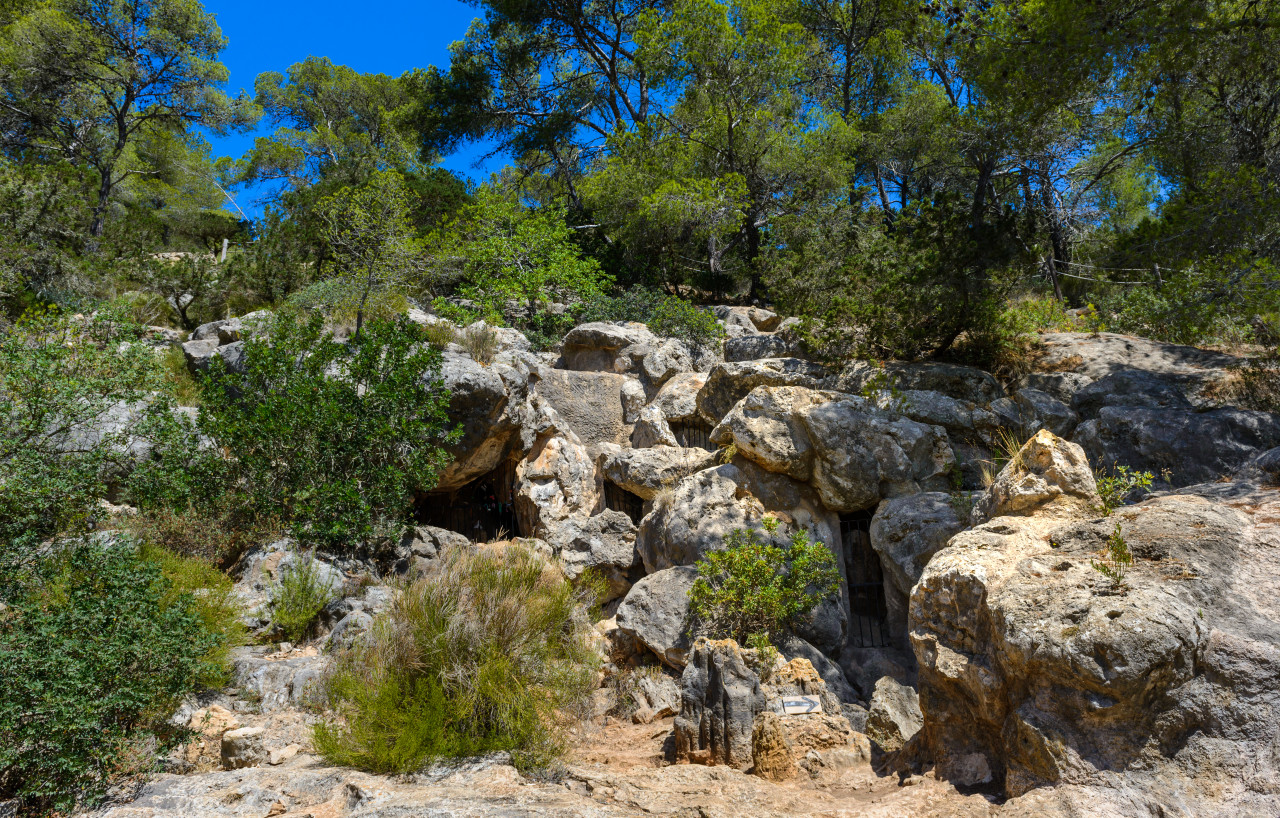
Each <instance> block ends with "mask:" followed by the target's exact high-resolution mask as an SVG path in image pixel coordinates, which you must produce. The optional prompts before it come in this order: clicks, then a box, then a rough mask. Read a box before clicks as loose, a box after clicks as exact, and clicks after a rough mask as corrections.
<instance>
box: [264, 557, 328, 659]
mask: <svg viewBox="0 0 1280 818" xmlns="http://www.w3.org/2000/svg"><path fill="white" fill-rule="evenodd" d="M291 556H292V559H291V560H289V561H288V562H286V563H283V564H282V565H281V566H280V579H279V580H278V581H277V582H276V585H275V587H274V588H272V592H271V620H272V621H273V622H275V623H276V625H278V626H279V627H280V630H282V631H284V635H285V636H286V637H288V639H289V641H291V642H298V641H301V640H302V639H303V638H304V637H305V636H306V635H307V633H308V632H309V631H310V630H311V626H312V624H314V623H315V621H316V616H317V615H318V614H319V613H320V611H321V610H322V609H323V608H324V606H325V605H328V604H329V602H330V601H331V600H332V599H333V598H334V596H335V595H336V593H337V591H339V590H340V589H338V588H334V587H333V586H332V583H331V581H330V580H329V578H328V576H327V575H326V574H324V573H323V572H322V571H321V570H320V563H319V562H318V561H317V560H316V558H315V555H314V554H299V553H296V552H295V553H293V554H292V555H291Z"/></svg>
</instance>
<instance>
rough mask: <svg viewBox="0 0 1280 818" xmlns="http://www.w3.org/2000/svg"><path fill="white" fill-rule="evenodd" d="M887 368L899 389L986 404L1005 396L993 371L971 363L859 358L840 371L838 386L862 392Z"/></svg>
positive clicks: (848, 390) (854, 391)
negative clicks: (876, 361) (877, 361)
mask: <svg viewBox="0 0 1280 818" xmlns="http://www.w3.org/2000/svg"><path fill="white" fill-rule="evenodd" d="M882 371H883V372H884V373H885V374H886V375H888V376H889V378H890V379H891V380H892V381H893V383H894V384H895V385H896V386H897V387H898V388H899V389H917V390H920V391H924V392H940V393H942V394H944V395H947V396H948V397H951V398H955V399H957V400H965V401H969V402H970V403H974V404H977V405H979V406H985V405H986V404H988V403H990V402H991V401H993V400H999V399H1000V398H1003V397H1004V396H1005V394H1004V388H1003V387H1001V386H1000V382H999V381H997V380H996V379H995V377H994V376H992V375H991V373H989V372H983V371H982V370H981V369H975V368H974V367H971V366H960V365H959V364H946V363H938V362H934V361H925V362H920V363H903V362H901V361H887V362H885V363H884V365H883V369H881V367H880V366H878V365H874V364H870V363H867V362H865V361H856V362H854V363H852V364H850V365H849V366H848V367H846V368H845V370H844V371H843V372H841V373H840V376H839V378H838V379H837V381H836V384H835V388H836V389H839V390H840V391H841V392H850V393H853V394H859V393H861V392H862V390H863V389H864V388H865V387H866V386H867V384H868V383H869V382H870V381H871V380H872V379H873V378H875V377H876V376H877V375H878V374H879V373H880V372H882Z"/></svg>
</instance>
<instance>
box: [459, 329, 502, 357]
mask: <svg viewBox="0 0 1280 818" xmlns="http://www.w3.org/2000/svg"><path fill="white" fill-rule="evenodd" d="M458 343H459V344H461V345H462V348H463V349H465V350H466V351H467V354H469V355H470V356H471V357H472V359H473V360H475V362H476V363H478V364H484V365H486V366H487V365H488V364H491V363H493V356H494V355H497V354H498V333H496V332H494V331H493V327H490V326H489V325H488V324H472V325H471V326H469V327H467V328H466V329H465V330H463V331H462V334H461V335H460V336H458Z"/></svg>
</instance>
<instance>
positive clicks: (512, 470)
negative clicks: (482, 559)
mask: <svg viewBox="0 0 1280 818" xmlns="http://www.w3.org/2000/svg"><path fill="white" fill-rule="evenodd" d="M515 495H516V464H515V461H513V460H504V461H503V462H502V463H501V464H499V465H498V467H497V468H496V469H494V470H493V471H491V472H489V473H488V474H483V475H481V476H480V477H477V478H476V479H475V480H472V481H471V482H470V483H467V484H466V485H465V486H462V487H461V488H458V489H454V490H453V491H448V492H436V493H432V494H423V495H419V497H418V498H417V501H416V502H415V503H414V519H415V520H416V521H417V522H418V524H419V525H431V526H435V527H437V528H444V529H448V530H449V531H456V532H458V533H459V534H462V535H464V536H465V537H467V538H468V539H470V540H471V541H472V542H478V543H483V542H494V541H497V540H505V539H509V538H511V537H515V536H518V535H519V534H520V522H519V520H518V519H517V518H516V508H515Z"/></svg>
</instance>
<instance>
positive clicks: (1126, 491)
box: [1094, 466, 1155, 517]
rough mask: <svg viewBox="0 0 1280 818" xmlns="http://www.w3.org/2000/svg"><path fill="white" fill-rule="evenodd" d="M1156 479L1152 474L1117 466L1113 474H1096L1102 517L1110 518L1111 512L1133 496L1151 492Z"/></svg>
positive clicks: (1095, 479)
mask: <svg viewBox="0 0 1280 818" xmlns="http://www.w3.org/2000/svg"><path fill="white" fill-rule="evenodd" d="M1154 479H1155V475H1153V474H1152V473H1151V472H1149V471H1137V470H1136V469H1134V470H1131V469H1130V468H1129V467H1128V466H1116V468H1115V471H1113V472H1112V473H1111V474H1105V473H1102V472H1099V473H1097V474H1095V475H1094V482H1095V483H1097V484H1098V497H1100V498H1101V499H1102V504H1101V505H1100V506H1099V507H1098V510H1099V511H1101V512H1102V516H1104V517H1110V516H1111V512H1113V511H1115V510H1116V509H1117V508H1119V507H1120V506H1122V505H1124V504H1125V501H1127V500H1128V499H1129V497H1130V496H1131V495H1133V494H1135V493H1139V494H1140V493H1145V492H1147V491H1149V490H1150V489H1151V481H1152V480H1154Z"/></svg>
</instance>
